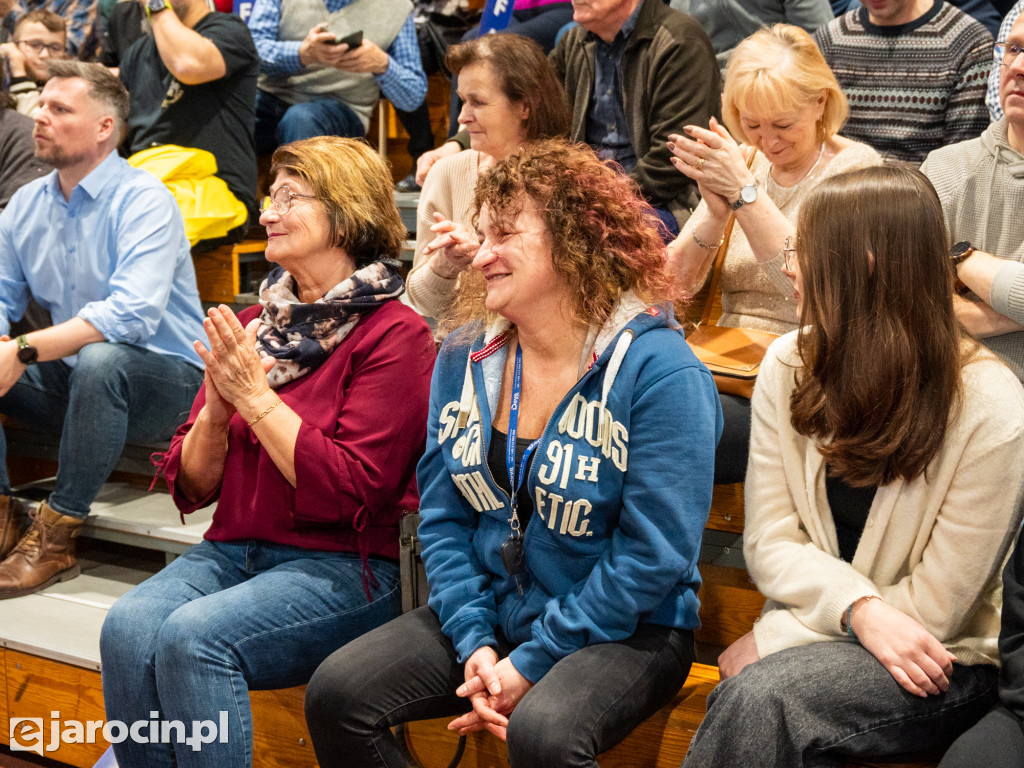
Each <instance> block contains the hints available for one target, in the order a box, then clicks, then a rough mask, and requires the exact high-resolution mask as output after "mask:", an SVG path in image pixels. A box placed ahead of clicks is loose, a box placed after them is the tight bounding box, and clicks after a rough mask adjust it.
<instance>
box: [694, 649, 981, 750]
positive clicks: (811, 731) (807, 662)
mask: <svg viewBox="0 0 1024 768" xmlns="http://www.w3.org/2000/svg"><path fill="white" fill-rule="evenodd" d="M997 675H998V670H997V669H996V668H995V667H993V666H989V665H978V666H965V665H962V664H954V665H953V674H952V676H951V677H950V681H949V688H948V690H946V692H945V693H942V694H939V695H937V696H928V697H927V698H924V699H922V698H919V697H917V696H915V695H913V694H912V693H909V692H908V691H906V690H904V689H903V688H901V687H900V685H899V684H898V683H897V682H896V681H895V680H894V679H893V677H892V675H890V674H889V673H888V672H887V671H886V669H885V667H883V666H882V665H881V664H880V663H879V662H878V660H877V659H876V658H875V657H874V656H873V655H871V652H870V651H868V650H866V649H865V648H864V647H863V646H862V645H860V644H858V643H848V642H842V641H835V642H824V643H814V644H813V645H804V646H799V647H797V648H787V649H786V650H784V651H779V652H778V653H773V654H771V655H770V656H766V657H765V658H763V659H761V660H759V661H756V662H754V663H753V664H750V665H749V666H747V667H745V668H744V669H743V671H742V672H740V673H739V674H738V675H736V676H735V677H730V678H729V679H728V680H723V681H722V682H721V683H719V684H718V685H717V686H716V687H715V689H714V690H713V691H712V692H711V695H709V696H708V711H707V715H705V717H704V721H703V722H702V723H701V726H700V728H698V729H697V733H696V735H695V736H694V737H693V741H692V742H691V743H690V750H689V752H687V754H686V760H685V761H684V762H683V768H718V767H719V766H721V768H726V766H729V767H732V766H738V765H771V766H776V767H777V768H804V767H805V766H808V767H809V766H815V768H824V767H825V766H828V767H829V768H838V767H839V766H840V765H841V764H842V758H843V757H851V756H855V757H887V756H891V755H898V754H901V753H906V752H918V751H921V750H932V749H935V748H942V747H945V746H948V745H949V744H950V742H952V740H953V739H955V738H956V737H957V736H958V735H959V734H960V733H962V732H963V731H964V730H966V729H967V728H969V727H970V726H971V725H973V724H974V723H975V722H977V720H978V719H979V718H980V717H981V716H982V715H984V714H985V713H986V712H987V711H988V710H989V707H991V706H992V703H993V702H994V701H995V698H996V690H995V686H996V677H997Z"/></svg>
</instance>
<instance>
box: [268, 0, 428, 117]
mask: <svg viewBox="0 0 1024 768" xmlns="http://www.w3.org/2000/svg"><path fill="white" fill-rule="evenodd" d="M353 2H354V0H325V2H324V4H325V5H326V6H327V11H328V12H329V13H334V12H335V11H338V10H341V9H342V8H344V7H345V6H346V5H351V4H352V3H353ZM280 23H281V0H256V2H254V3H253V6H252V15H250V16H249V32H251V33H252V39H253V41H254V42H255V43H256V51H257V52H258V53H259V55H260V73H261V74H264V75H294V74H296V73H297V72H304V71H305V69H306V68H305V67H303V66H302V64H301V62H300V61H299V46H300V45H301V44H302V42H301V41H298V40H278V39H277V28H278V26H279V25H280ZM385 53H387V55H388V68H387V70H386V71H385V72H384V74H383V75H374V79H376V81H377V85H379V86H380V90H381V93H383V94H384V97H385V98H387V99H388V101H390V102H391V103H392V104H394V105H395V109H401V110H405V111H407V112H411V111H412V110H414V109H416V107H418V106H419V105H420V104H422V103H423V99H424V98H425V97H426V95H427V76H426V75H425V74H424V72H423V64H422V63H421V61H420V46H419V43H418V42H417V40H416V22H415V20H414V19H413V15H412V14H411V13H410V14H409V15H408V16H407V17H406V19H405V24H403V25H402V29H401V30H399V32H398V37H396V38H395V39H394V40H393V41H392V43H391V45H389V46H388V49H387V51H385Z"/></svg>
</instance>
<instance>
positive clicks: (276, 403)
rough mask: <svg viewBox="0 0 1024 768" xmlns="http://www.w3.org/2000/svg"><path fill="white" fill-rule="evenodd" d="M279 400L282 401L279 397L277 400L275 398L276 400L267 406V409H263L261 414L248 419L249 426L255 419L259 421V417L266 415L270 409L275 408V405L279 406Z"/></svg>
mask: <svg viewBox="0 0 1024 768" xmlns="http://www.w3.org/2000/svg"><path fill="white" fill-rule="evenodd" d="M281 402H282V401H281V398H277V400H276V401H274V404H273V405H271V406H270V407H269V408H267V410H265V411H264V412H263V413H261V414H260V415H259V416H256V417H255V418H253V419H251V420H250V421H249V422H248V424H249V426H250V427H251V426H253V425H254V424H255V423H256V422H257V421H259V420H260V419H262V418H263V417H264V416H266V415H267V414H268V413H270V412H271V411H272V410H274V409H275V408H277V406H279V405H280V404H281Z"/></svg>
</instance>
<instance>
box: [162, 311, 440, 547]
mask: <svg viewBox="0 0 1024 768" xmlns="http://www.w3.org/2000/svg"><path fill="white" fill-rule="evenodd" d="M259 312H260V308H259V307H250V308H248V309H246V310H244V311H242V312H241V313H240V314H239V316H238V319H239V321H240V322H241V323H242V325H243V326H244V325H246V323H248V322H249V321H250V320H252V319H253V318H254V317H257V316H258V315H259ZM434 357H435V353H434V342H433V340H432V338H431V335H430V330H429V329H428V328H427V324H426V323H425V322H424V321H423V319H422V318H421V317H420V316H419V315H417V314H416V313H415V312H413V311H412V310H411V309H409V308H408V307H406V306H404V305H403V304H401V303H400V302H398V301H394V300H393V301H388V302H386V303H385V304H383V305H382V306H381V307H380V308H379V309H377V310H375V311H373V312H372V313H371V314H369V315H367V316H366V317H364V318H363V319H362V320H360V322H359V323H358V324H357V325H356V327H355V328H353V329H352V330H351V331H350V332H349V334H348V336H347V337H346V338H345V340H344V341H342V343H341V344H340V345H339V346H338V347H337V348H336V349H335V350H334V352H332V353H331V356H330V357H329V358H328V359H327V361H326V362H325V363H324V364H323V365H322V366H320V368H318V369H317V370H315V371H312V372H311V373H308V374H306V375H305V376H303V377H302V378H300V379H297V380H295V381H293V382H291V383H289V384H286V385H285V386H283V387H281V388H280V389H279V390H278V391H277V394H278V395H279V396H280V398H281V400H283V401H284V403H285V404H286V405H287V406H288V407H289V408H291V409H292V410H293V411H295V412H296V413H297V414H298V415H299V417H300V418H301V419H302V426H301V427H300V428H299V435H298V439H297V440H296V443H295V475H296V484H295V488H292V486H291V485H290V484H289V483H288V481H287V480H285V478H284V475H282V474H281V472H280V470H278V468H277V466H276V465H275V464H274V462H273V461H271V459H270V456H269V455H268V454H267V452H266V451H265V450H264V449H263V446H262V445H260V443H259V441H258V440H257V439H256V435H255V433H254V432H253V431H252V430H251V429H249V427H248V426H246V423H245V420H244V419H242V417H241V416H239V415H238V414H237V413H236V414H235V415H234V416H233V417H232V419H231V423H230V425H229V434H228V454H227V459H226V460H225V463H224V476H223V477H222V479H221V483H220V485H219V486H218V487H217V488H216V489H215V490H214V491H213V492H212V493H211V494H210V495H209V496H207V497H206V498H204V499H202V500H200V501H199V502H197V503H193V502H191V501H189V500H188V499H187V498H185V497H184V495H182V494H181V492H180V491H179V490H178V487H177V483H176V480H177V476H178V470H179V468H180V464H181V448H182V444H183V443H184V440H185V435H187V434H188V431H189V430H190V429H191V428H192V424H193V423H194V422H195V419H196V416H197V415H198V414H199V411H200V410H201V409H202V407H203V404H204V403H205V402H206V390H205V388H203V389H200V390H199V394H198V395H197V396H196V401H195V403H194V404H193V405H192V412H191V413H190V414H189V418H188V421H187V422H185V424H184V425H182V427H181V428H180V429H178V431H177V433H176V434H175V435H174V439H173V440H172V441H171V448H170V450H169V451H168V453H167V455H166V456H165V457H164V459H163V461H162V462H161V466H162V468H163V470H164V473H165V477H166V478H167V485H168V486H169V487H170V489H171V494H172V495H173V498H174V502H175V504H177V506H178V509H180V510H181V512H182V513H183V514H187V513H189V512H194V511H195V510H197V509H199V508H201V507H204V506H206V505H207V504H210V503H211V502H212V501H214V500H215V499H216V500H217V501H218V503H217V511H216V512H215V513H214V515H213V524H212V525H211V526H210V529H209V530H208V531H207V532H206V536H205V538H207V539H210V540H212V541H235V540H239V539H259V540H262V541H268V542H273V543H275V544H284V545H287V546H293V547H302V548H305V549H317V550H326V551H334V552H337V551H341V552H359V553H360V554H361V555H362V556H363V557H364V558H365V557H367V556H373V555H376V556H383V557H391V558H396V557H398V520H399V518H400V517H401V516H402V514H403V513H405V512H406V511H410V510H415V509H416V508H417V507H418V505H419V495H418V493H417V490H416V462H417V461H418V460H419V458H420V456H421V455H422V453H423V448H424V444H425V440H426V432H427V405H428V399H429V394H430V375H431V372H432V370H433V366H434Z"/></svg>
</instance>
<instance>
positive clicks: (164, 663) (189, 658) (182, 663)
mask: <svg viewBox="0 0 1024 768" xmlns="http://www.w3.org/2000/svg"><path fill="white" fill-rule="evenodd" d="M202 603H203V601H202V600H193V601H192V602H189V603H185V604H184V605H181V606H179V607H178V608H176V609H175V610H174V612H173V613H172V614H171V615H170V616H168V617H167V618H166V619H165V620H164V622H163V623H162V624H161V625H160V631H159V632H158V633H157V636H156V642H155V647H156V663H157V668H158V675H160V676H161V677H162V678H166V676H167V675H173V676H174V677H176V678H180V677H181V676H187V675H188V674H190V670H192V669H194V668H195V666H196V664H197V662H198V663H202V662H208V661H211V660H214V661H217V662H219V663H222V664H224V665H229V664H232V660H231V659H230V658H229V655H230V653H231V652H230V649H229V647H228V645H227V643H225V642H224V639H223V637H222V636H221V630H220V627H221V625H219V624H218V623H217V621H216V617H211V616H210V615H209V611H208V609H206V608H204V607H203V605H202ZM211 619H212V621H211ZM235 666H237V664H235Z"/></svg>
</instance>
